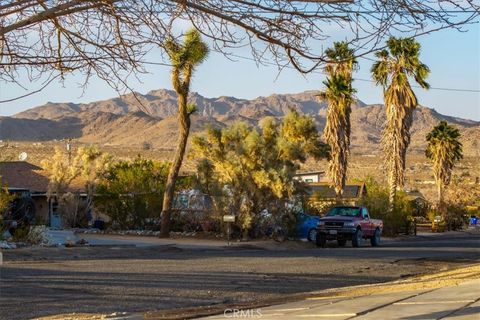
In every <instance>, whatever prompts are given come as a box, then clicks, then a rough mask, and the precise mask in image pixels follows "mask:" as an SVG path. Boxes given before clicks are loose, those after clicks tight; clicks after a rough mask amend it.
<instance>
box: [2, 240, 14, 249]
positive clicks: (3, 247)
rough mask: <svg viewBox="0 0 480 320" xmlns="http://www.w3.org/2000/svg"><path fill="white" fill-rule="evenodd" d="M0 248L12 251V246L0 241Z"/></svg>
mask: <svg viewBox="0 0 480 320" xmlns="http://www.w3.org/2000/svg"><path fill="white" fill-rule="evenodd" d="M0 248H1V249H12V247H11V246H10V244H9V243H8V242H7V241H0Z"/></svg>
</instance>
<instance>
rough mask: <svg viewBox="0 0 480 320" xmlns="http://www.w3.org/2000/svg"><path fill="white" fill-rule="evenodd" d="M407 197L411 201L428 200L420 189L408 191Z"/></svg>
mask: <svg viewBox="0 0 480 320" xmlns="http://www.w3.org/2000/svg"><path fill="white" fill-rule="evenodd" d="M407 199H408V200H409V201H424V202H428V201H427V200H426V199H425V197H424V196H423V194H422V193H421V192H420V191H408V192H407Z"/></svg>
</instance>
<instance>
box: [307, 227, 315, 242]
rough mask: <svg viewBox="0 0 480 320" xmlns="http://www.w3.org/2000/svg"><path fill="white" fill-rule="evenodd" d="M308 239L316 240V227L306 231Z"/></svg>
mask: <svg viewBox="0 0 480 320" xmlns="http://www.w3.org/2000/svg"><path fill="white" fill-rule="evenodd" d="M307 240H308V241H315V240H317V229H314V228H313V229H310V230H309V231H308V236H307Z"/></svg>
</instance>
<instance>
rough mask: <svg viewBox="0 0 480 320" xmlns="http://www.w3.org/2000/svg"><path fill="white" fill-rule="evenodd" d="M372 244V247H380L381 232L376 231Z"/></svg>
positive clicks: (371, 240) (371, 239)
mask: <svg viewBox="0 0 480 320" xmlns="http://www.w3.org/2000/svg"><path fill="white" fill-rule="evenodd" d="M370 243H371V244H372V247H378V246H379V245H380V230H379V229H376V230H375V233H374V234H373V237H371V238H370Z"/></svg>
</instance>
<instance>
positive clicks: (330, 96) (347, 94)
mask: <svg viewBox="0 0 480 320" xmlns="http://www.w3.org/2000/svg"><path fill="white" fill-rule="evenodd" d="M325 55H326V56H327V57H328V59H329V61H330V62H329V63H327V65H326V66H325V72H326V73H327V75H328V78H327V81H324V84H325V86H326V90H325V91H323V92H321V93H320V98H321V99H322V100H326V101H327V102H328V110H327V119H326V120H327V123H326V125H325V129H324V131H323V135H324V137H325V140H326V142H327V143H328V145H329V146H330V155H331V158H330V162H329V165H328V176H329V178H330V180H331V182H332V184H333V186H334V187H335V193H336V196H337V201H338V200H339V199H340V198H341V196H342V193H343V189H344V188H345V180H346V177H347V166H348V154H349V147H350V131H351V127H350V113H351V112H352V109H351V103H352V101H353V94H354V93H355V90H354V89H353V88H352V72H353V69H354V67H355V66H356V65H357V61H356V60H355V58H354V52H353V50H351V49H350V48H349V47H348V44H347V43H346V42H335V43H334V46H333V48H330V49H327V50H326V51H325Z"/></svg>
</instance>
